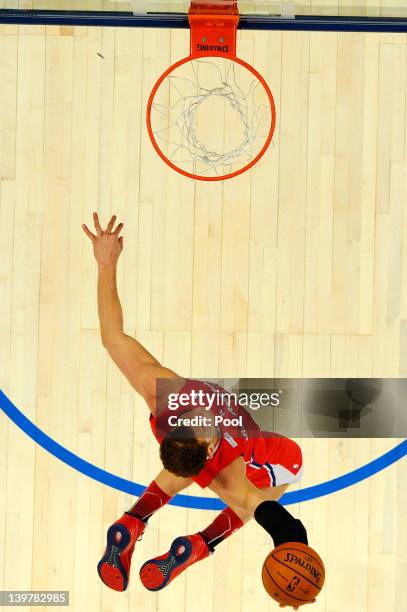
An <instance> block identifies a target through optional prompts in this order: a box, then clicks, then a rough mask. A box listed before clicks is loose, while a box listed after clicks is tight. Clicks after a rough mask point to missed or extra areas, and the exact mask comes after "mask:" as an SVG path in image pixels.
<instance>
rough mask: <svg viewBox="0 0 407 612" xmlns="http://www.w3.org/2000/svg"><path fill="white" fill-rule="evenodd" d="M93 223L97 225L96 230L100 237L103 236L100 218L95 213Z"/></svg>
mask: <svg viewBox="0 0 407 612" xmlns="http://www.w3.org/2000/svg"><path fill="white" fill-rule="evenodd" d="M93 223H94V224H95V230H96V233H97V235H98V236H101V235H102V228H101V227H100V223H99V217H98V214H97V212H94V213H93Z"/></svg>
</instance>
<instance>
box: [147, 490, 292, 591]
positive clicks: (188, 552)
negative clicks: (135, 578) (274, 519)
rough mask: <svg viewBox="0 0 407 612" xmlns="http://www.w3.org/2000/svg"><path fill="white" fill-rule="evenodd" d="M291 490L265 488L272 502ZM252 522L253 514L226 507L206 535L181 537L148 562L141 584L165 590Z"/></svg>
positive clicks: (152, 589)
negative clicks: (165, 550) (184, 572)
mask: <svg viewBox="0 0 407 612" xmlns="http://www.w3.org/2000/svg"><path fill="white" fill-rule="evenodd" d="M263 484H264V483H263ZM288 486H289V485H288V484H284V485H280V486H277V487H263V486H262V487H261V488H268V489H269V497H270V500H277V499H279V498H280V497H281V495H282V494H283V493H284V491H285V490H286V489H287V487H288ZM259 488H260V487H259ZM251 518H252V515H251V514H249V513H247V512H243V511H242V510H240V508H232V507H230V506H228V507H226V508H225V509H224V510H222V512H220V513H219V514H218V515H217V516H216V517H215V519H214V520H213V521H212V522H211V523H210V524H209V525H208V526H207V527H206V528H205V529H203V531H200V532H198V533H195V534H193V535H186V536H179V537H178V538H176V539H175V540H174V541H173V542H172V544H171V546H170V549H169V550H168V551H167V552H166V553H165V554H163V555H160V556H158V557H155V558H154V559H149V560H148V561H146V562H145V563H144V564H143V565H142V567H141V569H140V580H141V582H142V583H143V585H144V586H145V587H146V589H148V590H149V591H159V590H161V589H163V588H164V587H165V586H167V585H168V584H169V583H170V582H172V581H173V580H174V578H176V577H177V576H179V575H180V574H181V573H182V572H183V571H184V570H186V569H187V567H190V566H191V565H193V564H194V563H196V562H197V561H201V560H202V559H205V558H206V557H208V556H209V555H210V554H213V553H214V551H215V547H216V546H217V545H218V544H220V543H221V542H223V540H225V539H226V538H228V537H229V536H231V535H232V534H233V533H235V531H237V530H238V529H240V528H241V527H243V525H244V524H245V523H247V522H248V521H249V520H250V519H251Z"/></svg>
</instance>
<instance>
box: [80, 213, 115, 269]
mask: <svg viewBox="0 0 407 612" xmlns="http://www.w3.org/2000/svg"><path fill="white" fill-rule="evenodd" d="M93 223H94V225H95V230H96V234H93V233H92V232H91V231H90V230H89V229H88V227H87V226H86V225H85V224H83V225H82V227H83V231H84V232H85V234H86V235H87V236H88V238H89V239H90V240H91V241H92V244H93V254H94V255H95V259H96V261H97V262H98V264H99V265H116V263H117V260H118V259H119V257H120V253H121V252H122V250H123V236H119V234H120V232H121V231H122V229H123V223H119V224H118V225H117V226H116V229H113V228H114V225H115V223H116V215H113V217H112V218H111V219H110V221H109V223H108V224H107V227H106V229H105V230H103V229H102V228H101V227H100V223H99V217H98V214H97V213H96V212H94V213H93Z"/></svg>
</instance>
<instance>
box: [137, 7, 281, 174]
mask: <svg viewBox="0 0 407 612" xmlns="http://www.w3.org/2000/svg"><path fill="white" fill-rule="evenodd" d="M188 20H189V25H190V29H191V42H190V55H189V56H188V57H185V58H184V59H181V60H179V61H178V62H176V63H175V64H173V65H172V66H170V67H169V68H168V69H167V70H166V71H165V72H164V73H163V74H162V75H161V76H160V78H159V79H158V81H157V82H156V84H155V85H154V87H153V89H152V91H151V94H150V97H149V100H148V104H147V129H148V133H149V136H150V139H151V142H152V144H153V146H154V148H155V150H156V152H157V153H158V155H159V156H160V157H161V159H163V160H164V162H165V163H166V164H168V165H169V166H170V167H171V168H173V170H176V171H177V172H180V173H181V174H183V175H184V176H188V177H190V178H193V179H198V180H203V181H220V180H225V179H228V178H232V177H233V176H237V175H238V174H241V173H242V172H245V171H246V170H249V168H251V167H252V166H253V165H254V164H255V163H256V162H257V161H258V160H259V159H260V158H261V157H262V155H264V153H265V152H266V150H267V148H268V146H269V144H270V142H271V139H272V137H273V132H274V128H275V123H276V111H275V106H274V100H273V96H272V93H271V91H270V89H269V87H268V85H267V83H266V81H265V80H264V78H263V77H262V76H261V75H260V74H259V73H258V72H257V70H256V69H255V68H253V66H251V65H250V64H248V63H247V62H245V61H243V60H241V59H240V58H238V57H236V30H237V25H238V22H239V13H238V10H237V3H236V2H234V1H232V0H230V1H227V0H226V1H219V2H218V3H214V2H212V3H208V4H203V3H200V2H192V3H191V6H190V9H189V13H188Z"/></svg>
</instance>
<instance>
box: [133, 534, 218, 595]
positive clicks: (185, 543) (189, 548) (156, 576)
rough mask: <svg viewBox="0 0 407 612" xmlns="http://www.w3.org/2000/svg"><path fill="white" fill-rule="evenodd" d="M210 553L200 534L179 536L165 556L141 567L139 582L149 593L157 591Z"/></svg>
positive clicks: (151, 560) (147, 562)
mask: <svg viewBox="0 0 407 612" xmlns="http://www.w3.org/2000/svg"><path fill="white" fill-rule="evenodd" d="M211 553H212V551H211V550H210V549H209V547H208V545H207V543H206V542H205V540H204V539H203V537H202V536H201V534H200V533H195V534H194V535H189V536H180V537H179V538H176V539H175V540H174V541H173V543H172V544H171V547H170V550H169V551H168V552H167V553H166V554H165V555H161V556H160V557H155V558H154V559H150V560H149V561H146V562H145V563H144V564H143V565H142V567H141V569H140V580H141V582H142V583H143V585H144V586H145V587H146V589H148V590H149V591H159V590H160V589H163V588H164V587H165V586H167V584H169V583H170V582H171V581H172V580H174V578H176V577H177V576H178V575H179V574H181V572H183V571H184V570H185V569H186V568H187V567H189V566H190V565H193V564H194V563H196V562H197V561H200V560H201V559H205V557H208V555H209V554H211Z"/></svg>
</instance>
